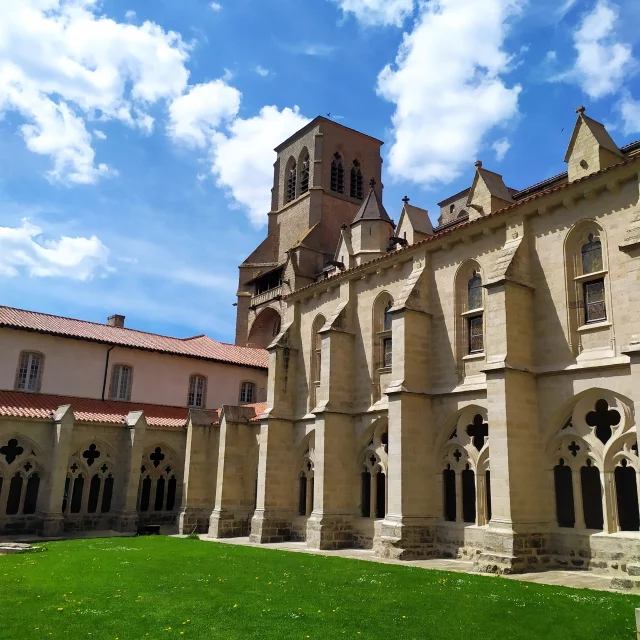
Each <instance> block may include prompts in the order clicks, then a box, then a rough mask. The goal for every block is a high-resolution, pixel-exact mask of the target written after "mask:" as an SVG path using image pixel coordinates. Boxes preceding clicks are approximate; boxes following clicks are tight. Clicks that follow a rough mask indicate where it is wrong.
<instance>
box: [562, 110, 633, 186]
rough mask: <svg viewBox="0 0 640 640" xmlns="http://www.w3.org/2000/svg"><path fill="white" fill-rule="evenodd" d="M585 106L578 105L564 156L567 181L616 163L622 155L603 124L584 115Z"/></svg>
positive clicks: (620, 159) (622, 157)
mask: <svg viewBox="0 0 640 640" xmlns="http://www.w3.org/2000/svg"><path fill="white" fill-rule="evenodd" d="M584 112H585V108H584V107H578V108H577V109H576V113H577V114H578V119H577V120H576V126H575V127H574V128H573V134H572V135H571V140H570V142H569V147H568V148H567V153H566V154H565V156H564V161H565V162H566V163H567V165H568V167H567V171H568V173H569V182H573V181H574V180H578V179H579V178H584V176H588V175H589V174H591V173H595V172H596V171H600V170H601V169H606V168H607V167H610V166H611V165H614V164H618V163H619V162H621V161H622V160H623V159H624V155H623V153H622V151H620V149H618V145H616V143H615V142H614V141H613V138H612V137H611V136H610V135H609V132H608V131H607V130H606V129H605V127H604V125H603V124H601V123H600V122H597V121H596V120H593V119H592V118H589V117H588V116H585V115H584Z"/></svg>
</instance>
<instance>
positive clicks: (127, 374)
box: [109, 364, 133, 400]
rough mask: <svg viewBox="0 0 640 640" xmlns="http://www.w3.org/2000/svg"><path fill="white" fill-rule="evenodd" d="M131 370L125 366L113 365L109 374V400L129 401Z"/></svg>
mask: <svg viewBox="0 0 640 640" xmlns="http://www.w3.org/2000/svg"><path fill="white" fill-rule="evenodd" d="M132 381H133V369H132V368H131V367H129V366H128V365H126V364H114V365H113V369H112V372H111V388H110V390H109V397H110V398H111V400H131V383H132Z"/></svg>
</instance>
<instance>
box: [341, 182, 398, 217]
mask: <svg viewBox="0 0 640 640" xmlns="http://www.w3.org/2000/svg"><path fill="white" fill-rule="evenodd" d="M360 220H384V221H385V222H388V223H389V224H390V225H393V221H392V220H391V218H390V217H389V214H388V213H387V210H386V209H385V208H384V206H383V204H382V202H381V200H380V198H379V197H378V194H377V193H376V190H375V182H374V184H372V185H371V186H370V188H369V193H368V194H367V197H366V198H365V199H364V202H363V203H362V206H361V207H360V209H359V210H358V213H356V217H355V218H354V219H353V221H352V223H351V224H355V223H356V222H360Z"/></svg>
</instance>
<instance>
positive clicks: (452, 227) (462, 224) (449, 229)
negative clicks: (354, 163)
mask: <svg viewBox="0 0 640 640" xmlns="http://www.w3.org/2000/svg"><path fill="white" fill-rule="evenodd" d="M639 160H640V154H639V155H634V156H632V157H627V158H626V159H625V160H623V161H622V162H618V163H617V164H614V165H611V166H610V167H606V168H605V169H600V170H599V171H595V172H594V173H591V174H589V175H587V176H584V177H582V178H578V179H576V180H574V181H573V182H562V183H561V184H558V185H553V186H551V187H548V188H546V189H544V190H541V191H536V192H534V193H533V194H532V195H529V196H527V197H525V198H522V199H520V200H518V201H516V202H513V203H511V204H508V205H507V206H506V207H504V208H502V209H498V210H497V211H494V212H493V213H490V214H488V215H486V216H483V217H480V218H476V219H475V220H469V219H468V217H467V218H463V219H461V220H460V221H459V223H458V221H456V224H453V223H451V224H449V225H443V226H442V227H439V228H436V229H434V232H435V233H434V234H433V235H432V236H429V237H427V238H425V239H424V240H420V241H419V242H416V243H414V244H410V245H408V246H407V247H403V248H401V249H396V250H395V251H391V252H389V253H385V254H383V255H382V256H379V257H377V258H374V259H373V260H370V261H369V262H364V263H363V264H361V265H358V266H357V267H352V268H351V269H345V270H344V271H340V272H338V273H335V274H333V275H331V276H328V277H327V278H325V279H324V280H322V281H320V282H312V283H311V284H308V285H305V286H304V287H300V288H299V289H296V290H295V291H293V292H292V293H290V294H288V295H286V296H284V300H288V299H291V298H294V297H296V296H298V295H299V294H300V293H302V292H305V291H308V290H309V289H312V288H313V287H315V286H318V285H320V284H321V285H322V286H326V284H327V282H328V281H329V280H337V279H338V278H343V277H349V276H350V275H351V274H353V273H355V272H357V271H363V270H365V269H370V268H371V267H372V266H373V265H374V264H378V263H380V262H384V261H385V260H389V259H390V258H391V257H393V256H396V255H397V254H399V253H403V252H407V251H413V250H415V249H417V248H418V247H422V246H424V245H426V244H428V243H431V242H436V241H437V240H440V239H441V238H443V237H444V236H446V235H449V234H450V233H453V232H456V231H458V230H459V229H466V228H467V227H469V226H471V225H474V224H479V223H481V222H483V221H486V220H487V219H489V218H495V217H498V216H501V215H504V214H506V213H507V212H509V211H512V210H513V209H516V208H517V207H520V206H522V205H523V204H525V203H527V202H531V201H533V200H538V199H539V198H542V197H544V196H547V195H549V194H551V193H556V192H558V191H563V190H565V189H567V188H569V187H574V186H575V185H577V184H580V183H583V182H586V181H588V180H591V179H593V178H595V177H598V176H601V175H603V174H605V173H609V172H610V171H614V170H615V169H619V168H620V167H624V166H626V165H630V164H634V163H636V162H638V161H639Z"/></svg>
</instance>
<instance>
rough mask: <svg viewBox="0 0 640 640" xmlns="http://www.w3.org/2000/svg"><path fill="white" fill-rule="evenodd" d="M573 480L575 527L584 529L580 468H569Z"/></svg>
mask: <svg viewBox="0 0 640 640" xmlns="http://www.w3.org/2000/svg"><path fill="white" fill-rule="evenodd" d="M571 481H572V482H573V510H574V514H575V518H576V523H575V528H576V529H584V507H583V506H582V476H581V475H580V469H579V468H578V469H572V470H571Z"/></svg>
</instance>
